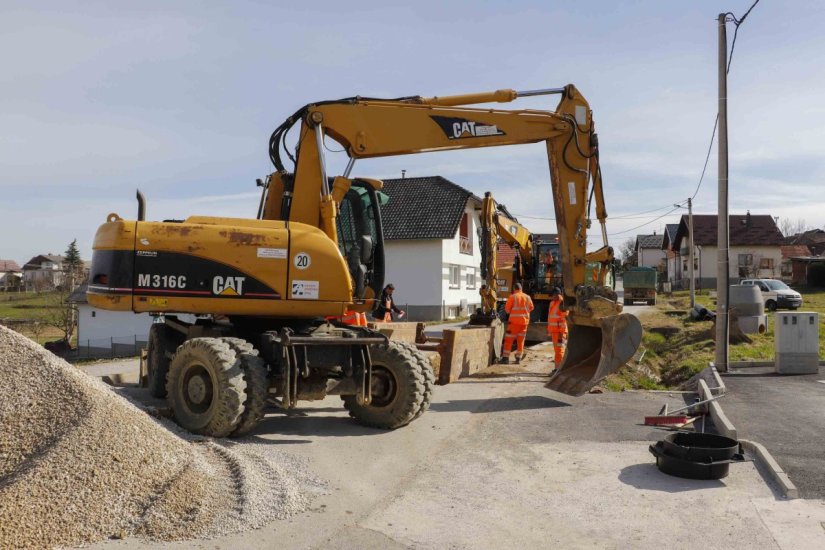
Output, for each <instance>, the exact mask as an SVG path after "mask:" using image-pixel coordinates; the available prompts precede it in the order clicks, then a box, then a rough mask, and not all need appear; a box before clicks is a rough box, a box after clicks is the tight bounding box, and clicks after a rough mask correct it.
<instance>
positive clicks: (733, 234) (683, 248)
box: [673, 212, 783, 288]
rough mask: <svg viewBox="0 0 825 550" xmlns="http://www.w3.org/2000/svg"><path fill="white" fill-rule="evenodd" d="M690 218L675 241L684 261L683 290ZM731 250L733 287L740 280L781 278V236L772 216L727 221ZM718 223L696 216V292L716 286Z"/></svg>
mask: <svg viewBox="0 0 825 550" xmlns="http://www.w3.org/2000/svg"><path fill="white" fill-rule="evenodd" d="M687 224H688V217H687V216H686V215H683V216H682V220H681V221H680V222H679V229H678V230H677V232H676V238H675V239H674V241H673V247H674V249H675V250H679V255H680V256H681V259H682V284H683V288H686V287H687V286H688V285H689V281H688V280H687V277H688V266H687V258H688V225H687ZM728 224H729V225H728V227H729V235H730V250H729V253H728V261H729V266H730V268H729V273H728V276H729V277H730V282H731V283H734V284H735V283H737V282H739V280H740V279H748V278H764V279H778V278H779V277H780V276H781V274H782V243H783V237H782V232H781V231H779V228H778V227H777V225H776V222H775V221H774V219H773V217H772V216H769V215H751V213H750V212H748V213H747V214H745V215H744V216H743V215H741V214H740V215H734V214H732V215H730V216H729V217H728ZM716 237H717V223H716V215H714V214H694V215H693V244H694V249H695V250H694V270H695V271H694V274H695V277H696V286H697V288H712V287H715V286H716V265H717V258H716V256H717V246H716V242H717V241H716Z"/></svg>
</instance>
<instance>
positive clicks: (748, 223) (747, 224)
mask: <svg viewBox="0 0 825 550" xmlns="http://www.w3.org/2000/svg"><path fill="white" fill-rule="evenodd" d="M745 227H747V228H748V229H750V228H751V211H750V210H748V213H747V214H745Z"/></svg>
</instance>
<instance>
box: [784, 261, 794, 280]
mask: <svg viewBox="0 0 825 550" xmlns="http://www.w3.org/2000/svg"><path fill="white" fill-rule="evenodd" d="M790 275H793V266H792V264H791V262H782V276H784V277H788V276H790Z"/></svg>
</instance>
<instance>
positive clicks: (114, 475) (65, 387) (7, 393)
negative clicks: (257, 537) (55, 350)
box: [0, 326, 325, 548]
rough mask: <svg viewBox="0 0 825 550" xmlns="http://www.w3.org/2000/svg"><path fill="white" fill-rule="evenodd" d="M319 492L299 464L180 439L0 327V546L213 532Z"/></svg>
mask: <svg viewBox="0 0 825 550" xmlns="http://www.w3.org/2000/svg"><path fill="white" fill-rule="evenodd" d="M324 491H325V486H324V483H323V482H321V481H319V480H318V479H316V478H314V477H313V476H311V475H310V474H309V473H308V472H307V468H306V463H305V462H304V461H302V460H300V459H298V458H296V457H293V456H291V455H288V454H286V453H283V452H281V451H279V450H277V449H275V448H273V446H272V445H265V444H256V443H248V442H243V440H240V442H238V441H223V440H208V439H204V438H199V437H197V438H196V437H195V436H191V435H189V434H185V433H182V432H180V431H178V430H177V428H176V427H175V426H174V425H172V424H171V423H168V422H165V421H158V420H155V419H153V418H152V417H150V416H149V415H147V414H146V413H145V412H143V411H142V410H140V409H139V408H138V407H136V406H135V405H133V404H132V403H130V402H129V401H127V400H126V399H124V398H123V397H121V396H119V395H117V394H115V393H114V392H112V391H111V390H110V389H109V387H108V386H106V385H104V384H103V383H102V382H100V381H98V380H96V379H93V378H90V377H88V376H87V375H85V374H84V373H82V372H80V371H79V370H78V369H77V368H75V367H73V366H72V365H69V364H68V363H66V362H65V361H63V360H62V359H59V358H57V357H55V356H54V355H52V354H51V353H49V352H48V351H46V350H45V349H43V348H42V347H40V346H38V345H37V344H35V343H34V342H32V341H30V340H29V339H27V338H25V337H23V336H21V335H19V334H17V333H15V332H13V331H11V330H9V329H7V328H5V327H2V326H0V548H43V547H52V546H58V545H77V544H81V543H83V542H91V541H96V540H101V539H105V538H124V537H127V536H139V537H145V538H149V539H155V540H176V539H187V538H195V537H211V536H217V535H221V534H228V533H232V532H237V531H241V530H245V529H251V528H256V527H260V526H262V525H264V524H266V523H268V522H270V521H272V520H274V519H280V518H284V517H288V516H290V515H292V514H294V513H297V512H301V511H303V510H305V509H307V508H308V506H309V503H310V500H311V498H312V497H314V496H315V495H317V494H320V493H322V492H324Z"/></svg>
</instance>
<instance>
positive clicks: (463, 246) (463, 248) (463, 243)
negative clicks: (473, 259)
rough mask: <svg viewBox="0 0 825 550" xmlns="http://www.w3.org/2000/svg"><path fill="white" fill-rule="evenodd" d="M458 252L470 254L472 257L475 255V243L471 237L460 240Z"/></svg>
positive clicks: (460, 238)
mask: <svg viewBox="0 0 825 550" xmlns="http://www.w3.org/2000/svg"><path fill="white" fill-rule="evenodd" d="M458 251H459V252H461V253H462V254H469V255H470V256H472V255H473V242H472V241H471V240H470V238H469V237H459V238H458Z"/></svg>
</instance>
